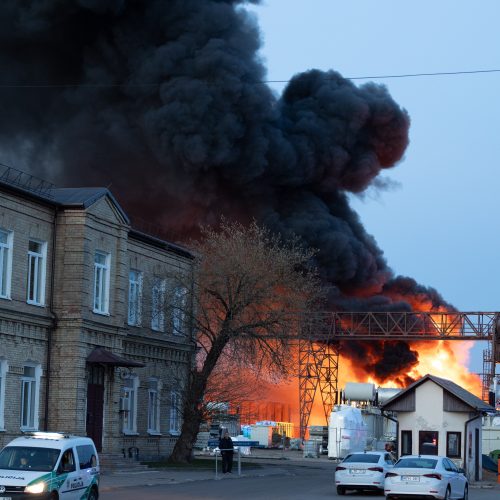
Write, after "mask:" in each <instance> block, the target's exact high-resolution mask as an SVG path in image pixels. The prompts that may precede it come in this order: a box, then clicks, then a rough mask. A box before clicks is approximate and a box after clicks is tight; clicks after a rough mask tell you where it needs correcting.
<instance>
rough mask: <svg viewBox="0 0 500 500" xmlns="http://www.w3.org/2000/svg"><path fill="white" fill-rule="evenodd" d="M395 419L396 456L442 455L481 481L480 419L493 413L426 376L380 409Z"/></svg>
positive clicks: (465, 394)
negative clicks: (392, 414)
mask: <svg viewBox="0 0 500 500" xmlns="http://www.w3.org/2000/svg"><path fill="white" fill-rule="evenodd" d="M382 409H383V410H384V411H390V412H394V413H395V414H396V415H397V427H398V431H397V434H398V437H397V440H398V456H402V455H442V456H445V457H448V458H450V459H452V460H453V461H454V462H456V464H457V465H458V466H459V467H463V468H464V469H465V472H466V475H467V477H468V478H469V480H474V481H479V480H480V479H481V478H482V466H481V455H482V450H481V443H482V436H481V432H482V417H483V415H485V414H487V413H488V412H491V413H494V412H495V409H494V408H493V407H491V406H490V405H488V404H486V403H485V402H484V401H482V400H481V399H479V398H478V397H476V396H474V394H472V393H470V392H468V391H466V390H465V389H463V388H462V387H460V386H458V385H457V384H455V383H454V382H451V381H450V380H446V379H442V378H440V377H435V376H434V375H425V376H424V377H422V378H421V379H419V380H417V381H416V382H414V383H413V384H411V385H410V386H409V387H407V388H406V389H405V390H403V391H401V392H399V393H398V394H396V395H395V396H394V397H393V398H391V399H389V400H388V401H387V402H386V403H384V404H383V405H382Z"/></svg>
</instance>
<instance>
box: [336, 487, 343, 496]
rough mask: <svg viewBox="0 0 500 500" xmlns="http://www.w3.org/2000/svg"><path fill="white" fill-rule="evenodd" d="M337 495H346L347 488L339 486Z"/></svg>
mask: <svg viewBox="0 0 500 500" xmlns="http://www.w3.org/2000/svg"><path fill="white" fill-rule="evenodd" d="M337 495H345V488H344V487H343V486H337Z"/></svg>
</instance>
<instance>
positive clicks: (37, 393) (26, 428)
mask: <svg viewBox="0 0 500 500" xmlns="http://www.w3.org/2000/svg"><path fill="white" fill-rule="evenodd" d="M23 366H31V367H33V368H35V376H34V377H26V376H23V377H21V425H20V429H21V430H22V431H37V430H38V426H39V411H38V407H39V405H40V378H41V376H42V367H41V366H40V365H37V364H32V363H24V365H23ZM24 382H34V383H35V402H34V406H35V407H34V408H33V426H32V427H31V426H29V425H28V426H24V425H23V416H24V397H23V385H24Z"/></svg>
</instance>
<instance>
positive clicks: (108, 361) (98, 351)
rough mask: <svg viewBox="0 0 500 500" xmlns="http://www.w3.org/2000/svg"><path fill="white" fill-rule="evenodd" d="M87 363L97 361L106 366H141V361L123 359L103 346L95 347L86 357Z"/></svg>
mask: <svg viewBox="0 0 500 500" xmlns="http://www.w3.org/2000/svg"><path fill="white" fill-rule="evenodd" d="M87 363H99V364H101V365H108V366H129V367H132V366H135V367H137V368H140V367H143V366H144V365H143V364H142V363H139V362H138V361H133V360H131V359H125V358H122V357H121V356H118V354H113V353H112V352H111V351H108V350H107V349H104V348H103V347H96V348H95V349H94V350H93V351H92V352H91V353H90V354H89V355H88V357H87Z"/></svg>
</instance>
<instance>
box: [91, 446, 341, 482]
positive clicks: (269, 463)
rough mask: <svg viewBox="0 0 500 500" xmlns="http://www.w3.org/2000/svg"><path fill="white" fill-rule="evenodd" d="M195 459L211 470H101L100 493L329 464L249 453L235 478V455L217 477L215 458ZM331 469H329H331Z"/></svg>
mask: <svg viewBox="0 0 500 500" xmlns="http://www.w3.org/2000/svg"><path fill="white" fill-rule="evenodd" d="M196 457H197V458H198V457H199V458H206V459H207V460H209V461H210V463H211V464H213V467H211V468H207V469H204V468H202V469H199V468H189V467H182V468H174V467H168V468H165V469H150V470H137V471H133V470H132V471H130V470H123V471H119V470H118V471H109V472H108V471H103V473H102V474H101V484H100V488H99V489H100V490H101V491H102V492H105V491H111V490H114V489H117V488H124V487H127V486H152V485H159V484H177V483H185V482H191V481H207V480H231V479H238V478H239V477H264V476H272V475H287V474H290V471H289V470H288V465H289V464H290V463H293V464H294V465H295V466H304V467H307V466H311V465H313V463H314V464H315V465H316V466H317V465H319V464H320V463H322V464H324V466H325V467H329V466H331V467H332V468H333V463H331V462H330V461H328V459H327V458H326V457H321V458H317V459H315V458H303V456H302V452H298V451H297V452H294V451H288V450H287V451H286V452H285V453H283V452H282V451H281V450H258V449H256V450H252V454H251V455H250V456H242V460H241V476H240V475H238V459H237V457H236V455H235V457H234V461H233V471H232V473H231V474H222V470H221V467H222V463H221V459H220V457H219V459H218V474H217V476H216V474H215V457H214V456H213V455H209V454H207V453H200V454H197V455H196ZM332 470H333V469H332Z"/></svg>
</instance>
